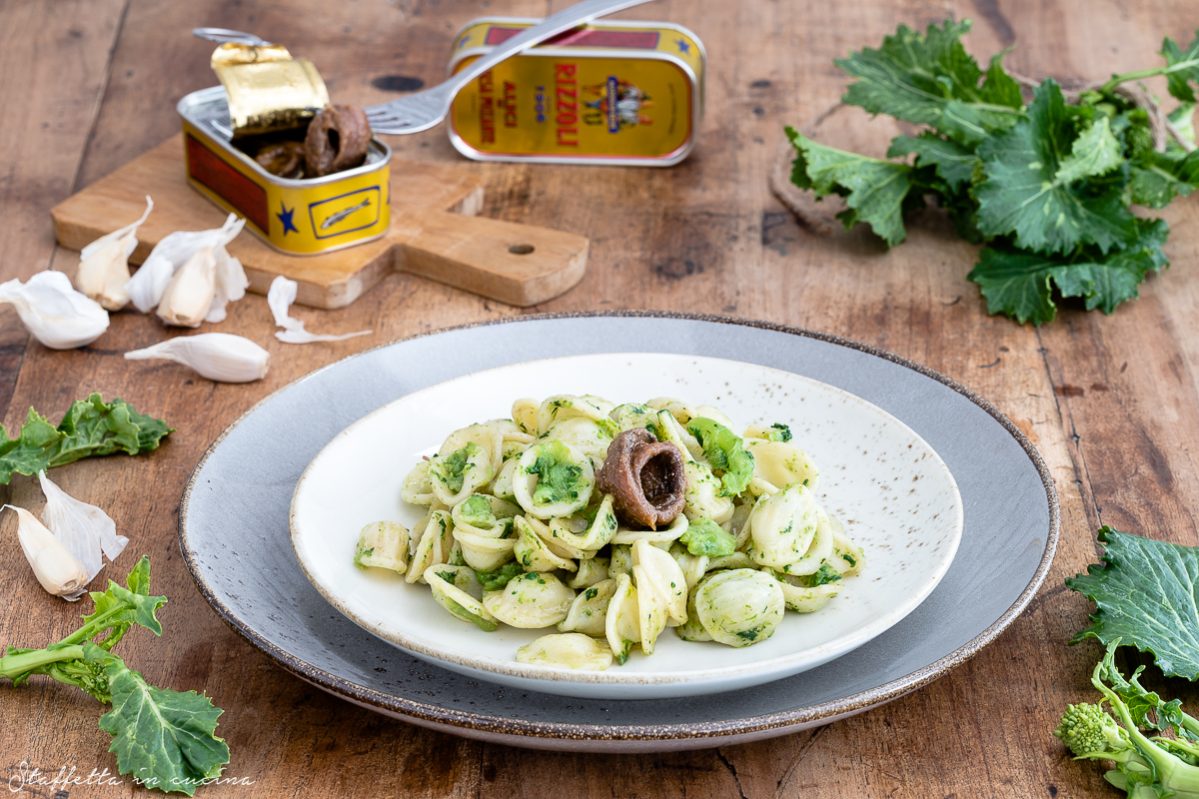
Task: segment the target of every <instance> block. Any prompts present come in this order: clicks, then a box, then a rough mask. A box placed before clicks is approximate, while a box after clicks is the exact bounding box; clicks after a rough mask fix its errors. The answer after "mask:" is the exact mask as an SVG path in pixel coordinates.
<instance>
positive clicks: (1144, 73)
mask: <svg viewBox="0 0 1199 799" xmlns="http://www.w3.org/2000/svg"><path fill="white" fill-rule="evenodd" d="M1197 66H1199V58H1191V59H1188V60H1186V61H1179V62H1177V63H1175V64H1171V65H1169V66H1168V67H1152V68H1150V69H1137V70H1133V71H1132V72H1121V73H1120V74H1118V75H1112V77H1111V80H1109V81H1108V82H1107V83H1105V84H1103V85H1102V86H1100V87H1099V91H1101V92H1110V91H1111V90H1112V89H1114V88H1116V87H1117V86H1119V85H1120V84H1121V83H1129V82H1130V81H1134V80H1144V79H1145V78H1156V77H1157V76H1158V75H1170V74H1172V73H1174V72H1183V71H1185V70H1188V69H1194V68H1195V67H1197Z"/></svg>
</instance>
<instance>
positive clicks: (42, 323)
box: [0, 270, 108, 350]
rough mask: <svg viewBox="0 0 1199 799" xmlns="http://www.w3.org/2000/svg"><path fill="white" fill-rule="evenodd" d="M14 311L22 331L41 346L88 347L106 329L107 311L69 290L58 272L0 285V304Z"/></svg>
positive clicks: (93, 301)
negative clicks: (26, 331)
mask: <svg viewBox="0 0 1199 799" xmlns="http://www.w3.org/2000/svg"><path fill="white" fill-rule="evenodd" d="M4 303H8V304H10V305H12V306H13V307H14V308H16V311H17V315H18V316H20V317H21V322H22V324H24V325H25V328H26V329H27V330H28V331H29V332H30V333H31V334H32V335H33V337H34V338H36V339H37V340H38V341H40V342H41V343H42V344H44V345H45V346H47V347H49V348H51V349H55V350H69V349H74V348H75V347H83V346H85V345H87V344H91V343H92V342H93V341H95V340H96V339H98V338H100V336H102V335H103V334H104V331H105V330H107V329H108V311H106V310H104V309H103V308H102V307H101V306H100V304H99V303H97V302H96V301H95V300H92V299H89V298H88V297H85V296H84V295H83V294H81V293H80V292H78V291H76V290H75V289H74V288H73V287H72V286H71V281H70V279H69V278H68V277H67V276H66V275H64V274H63V273H62V272H55V271H53V270H46V271H44V272H38V273H37V274H36V275H34V276H33V277H31V278H29V280H27V281H25V283H23V284H22V283H21V281H20V280H10V281H8V282H7V283H0V304H4Z"/></svg>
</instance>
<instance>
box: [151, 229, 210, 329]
mask: <svg viewBox="0 0 1199 799" xmlns="http://www.w3.org/2000/svg"><path fill="white" fill-rule="evenodd" d="M215 296H216V256H215V255H214V254H213V249H212V248H211V247H205V248H204V249H202V250H198V251H196V253H195V254H194V255H192V257H191V258H189V259H187V263H185V264H183V266H181V267H179V271H178V272H176V273H175V276H174V277H172V278H171V282H170V283H169V284H167V287H166V291H164V292H163V295H162V299H161V300H160V301H159V303H158V318H159V319H161V320H162V321H163V322H165V323H167V324H168V325H178V326H180V327H199V326H200V323H201V322H203V321H204V317H205V316H206V315H207V314H208V309H209V308H210V307H212V299H213V297H215Z"/></svg>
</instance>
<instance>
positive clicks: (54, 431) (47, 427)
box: [0, 394, 172, 485]
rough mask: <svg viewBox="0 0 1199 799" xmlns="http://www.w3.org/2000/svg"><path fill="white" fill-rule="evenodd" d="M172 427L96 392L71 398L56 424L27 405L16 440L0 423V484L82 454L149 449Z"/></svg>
mask: <svg viewBox="0 0 1199 799" xmlns="http://www.w3.org/2000/svg"><path fill="white" fill-rule="evenodd" d="M171 432H172V428H170V427H168V426H167V424H166V422H164V421H162V420H161V419H155V418H153V417H151V416H145V415H143V414H141V413H138V412H137V411H136V410H134V409H133V408H132V407H131V406H130V405H129V403H127V402H125V401H124V400H122V399H114V400H113V401H112V402H111V403H106V402H104V400H103V398H101V396H100V395H99V394H92V395H91V396H89V397H88V398H87V399H84V400H77V401H76V402H74V403H73V404H72V405H71V407H70V409H69V410H68V411H67V412H66V414H64V416H63V418H62V421H61V422H59V424H58V426H57V427H54V426H52V425H51V424H50V422H49V420H47V419H46V418H45V417H44V416H42V415H41V414H39V413H38V412H37V411H35V410H33V409H32V408H30V409H29V415H28V417H27V418H26V421H25V424H24V426H23V427H22V428H21V432H20V434H19V435H18V436H17V437H16V438H15V439H10V438H9V437H8V433H7V431H4V430H3V428H0V485H4V484H7V483H8V482H9V481H10V480H11V479H12V476H13V475H14V474H25V475H34V474H37V473H38V472H39V471H41V470H42V469H50V468H54V467H56V466H65V465H66V464H68V463H74V462H75V461H77V460H80V459H82V458H89V457H94V456H101V455H112V454H115V453H118V452H124V453H126V454H128V455H137V454H139V453H142V452H148V451H150V450H153V449H157V448H158V445H159V443H160V442H161V441H162V439H163V437H164V436H166V435H168V434H170V433H171Z"/></svg>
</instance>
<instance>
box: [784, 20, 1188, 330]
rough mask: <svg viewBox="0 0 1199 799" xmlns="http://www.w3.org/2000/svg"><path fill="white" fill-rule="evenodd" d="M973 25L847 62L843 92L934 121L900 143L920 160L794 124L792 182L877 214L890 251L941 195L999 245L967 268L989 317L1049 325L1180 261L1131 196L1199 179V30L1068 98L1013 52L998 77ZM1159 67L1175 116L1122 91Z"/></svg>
mask: <svg viewBox="0 0 1199 799" xmlns="http://www.w3.org/2000/svg"><path fill="white" fill-rule="evenodd" d="M969 29H970V23H969V22H968V21H963V22H952V21H947V22H945V23H943V24H941V25H931V26H929V28H928V29H927V30H926V31H924V32H923V33H921V32H918V31H915V30H912V29H910V28H907V27H906V26H901V27H900V28H899V29H898V31H896V33H895V34H894V35H892V36H888V37H887V38H886V39H884V41H883V44H882V47H880V48H879V49H877V50H873V49H864V50H861V51H859V52H856V53H853V54H851V55H850V56H849V57H848V58H845V59H840V60H838V61H837V62H836V63H837V65H838V66H839V67H841V69H843V70H844V71H845V72H846V73H847V74H849V75H850V76H851V77H853V78H855V82H854V83H852V84H851V85H850V86H849V89H848V90H847V91H846V93H845V96H844V98H843V100H844V102H846V103H847V104H850V105H857V106H861V107H862V108H864V109H866V110H867V111H870V112H871V113H873V114H889V115H891V116H893V117H896V118H897V119H901V120H904V121H906V122H911V123H915V124H917V125H922V126H925V128H924V129H923V130H920V131H917V132H916V134H915V135H904V136H898V137H896V138H895V139H894V140H893V141H892V142H891V146H890V148H889V150H888V152H887V158H888V159H898V158H903V159H910V162H909V160H883V159H877V158H870V157H867V156H864V155H859V154H856V153H850V152H845V151H842V150H837V149H834V148H831V147H827V146H825V145H822V144H818V143H816V142H814V141H812V140H811V139H809V138H807V137H806V136H803V135H802V134H799V133H797V132H796V131H794V130H792V129H790V128H788V129H787V134H788V136H789V137H790V139H791V141H792V143H793V144H794V146H795V149H796V157H795V162H794V168H793V174H792V180H793V182H794V183H795V184H796V185H797V186H799V187H800V188H803V189H808V190H811V191H812V192H813V193H814V194H815V195H816V197H817V198H821V197H826V196H829V195H837V196H840V197H842V198H844V200H845V204H846V209H845V211H843V212H842V213H841V214H839V217H840V219H841V220H842V221H843V222H844V223H845V224H846V226H849V227H851V226H853V225H855V224H857V223H859V222H861V223H865V224H867V225H869V226H870V228H871V229H872V230H873V231H874V233H875V234H876V235H878V236H879V237H880V238H882V239H883V240H884V241H885V242H886V243H887V244H888V245H889V246H891V245H895V244H898V243H899V242H901V241H903V240H904V238H905V236H906V230H905V227H904V214H905V212H907V211H909V210H910V209H913V208H916V207H919V206H922V205H925V204H926V201H927V199H928V198H931V199H933V200H934V201H935V202H936V203H937V204H938V205H939V206H940V207H942V208H943V209H945V211H946V212H947V213H948V214H949V216H950V218H951V220H952V221H953V223H954V225H955V227H956V228H957V230H958V232H959V233H960V234H961V235H962V236H963V237H964V238H966V239H968V240H969V241H972V242H977V243H981V244H984V245H986V246H985V247H984V249H983V250H982V253H981V254H980V257H979V261H978V263H977V265H976V266H975V267H974V269H973V270H972V271H971V272H970V275H969V277H970V279H971V280H973V281H974V282H975V283H977V284H978V285H979V287H980V289H981V290H982V293H983V295H984V297H985V298H986V302H987V310H988V311H989V312H990V313H996V314H1005V315H1007V316H1010V317H1012V318H1014V319H1016V320H1018V321H1020V322H1022V323H1023V322H1032V323H1034V324H1038V325H1040V324H1043V323H1045V322H1048V321H1051V320H1052V319H1053V318H1054V316H1055V315H1056V312H1057V303H1056V301H1055V300H1056V298H1058V297H1061V298H1077V299H1079V300H1081V303H1082V304H1083V305H1084V306H1085V307H1086V308H1087V310H1093V309H1099V310H1101V311H1103V312H1104V313H1112V312H1113V311H1114V310H1115V309H1116V308H1117V307H1118V306H1119V305H1121V304H1122V303H1124V302H1127V301H1129V300H1131V299H1134V298H1135V297H1136V296H1137V292H1138V287H1139V285H1140V284H1141V283H1142V282H1143V281H1144V279H1145V278H1146V277H1147V276H1148V275H1150V274H1152V273H1154V272H1158V271H1160V270H1161V269H1163V268H1164V267H1165V266H1167V260H1166V257H1165V254H1164V253H1163V251H1162V246H1163V245H1164V244H1165V241H1166V236H1167V235H1168V228H1167V227H1166V224H1165V222H1163V221H1161V220H1158V219H1145V218H1143V217H1138V216H1136V215H1134V214H1133V212H1132V209H1131V206H1132V205H1140V206H1144V207H1147V208H1163V207H1165V206H1166V205H1168V204H1169V203H1170V202H1171V201H1172V200H1174V199H1175V198H1177V197H1185V196H1187V195H1188V194H1190V193H1191V192H1192V191H1193V190H1194V189H1195V188H1196V187H1197V186H1199V150H1196V149H1195V130H1194V121H1193V113H1194V102H1195V93H1194V86H1195V84H1199V34H1197V35H1196V38H1195V40H1194V41H1193V42H1192V43H1191V44H1190V45H1189V46H1187V47H1185V48H1184V47H1182V46H1180V45H1178V44H1176V43H1175V42H1173V41H1171V40H1170V39H1166V40H1165V43H1164V44H1163V46H1162V55H1163V56H1164V58H1165V61H1166V63H1165V65H1164V66H1159V67H1154V68H1150V69H1145V70H1139V71H1136V72H1128V73H1124V74H1121V75H1116V76H1113V77H1112V78H1111V80H1109V81H1107V82H1106V83H1104V84H1103V85H1102V86H1099V87H1098V88H1095V89H1088V90H1084V91H1080V92H1072V93H1070V94H1069V96H1067V94H1066V93H1064V92H1063V91H1062V89H1061V87H1060V86H1059V85H1058V84H1057V83H1056V82H1055V81H1054V80H1052V79H1047V80H1045V81H1043V82H1042V83H1041V84H1040V85H1039V86H1037V87H1036V89H1035V90H1034V91H1033V92H1032V96H1031V101H1030V102H1029V103H1028V104H1027V105H1026V104H1025V98H1024V97H1023V96H1022V93H1021V90H1020V87H1019V85H1018V84H1017V83H1016V81H1015V80H1014V79H1013V78H1012V77H1011V76H1010V75H1008V74H1007V72H1006V71H1005V70H1004V67H1003V63H1002V60H1001V56H996V57H994V58H992V59H991V62H990V64H989V66H988V68H987V69H986V70H985V71H984V70H983V69H982V67H980V66H979V64H978V62H977V61H975V59H974V58H973V57H972V56H971V55H970V54H969V53H968V52H967V51H966V50H965V48H964V47H963V46H962V42H961V37H962V35H963V34H965V33H966V32H967V31H969ZM1154 75H1165V76H1166V78H1167V80H1168V81H1169V87H1170V93H1171V94H1172V95H1173V96H1174V97H1175V98H1177V99H1179V100H1181V101H1182V103H1181V104H1180V105H1179V106H1178V107H1177V108H1174V109H1173V110H1171V111H1169V112H1168V113H1167V114H1165V116H1167V118H1168V120H1169V125H1165V124H1163V123H1162V121H1161V117H1162V116H1163V109H1161V108H1160V107H1158V106H1157V101H1156V100H1154V99H1152V98H1151V97H1149V96H1148V95H1147V93H1145V92H1139V93H1138V92H1131V91H1125V90H1123V89H1122V86H1123V84H1126V83H1129V82H1131V81H1136V80H1141V79H1143V78H1148V77H1152V76H1154ZM1151 112H1152V113H1151ZM1155 131H1156V134H1157V135H1155ZM1167 132H1168V133H1169V134H1170V138H1169V139H1166V133H1167ZM1162 139H1165V144H1161V143H1160V141H1159V140H1162ZM1155 142H1158V144H1157V145H1156V146H1155Z"/></svg>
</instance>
